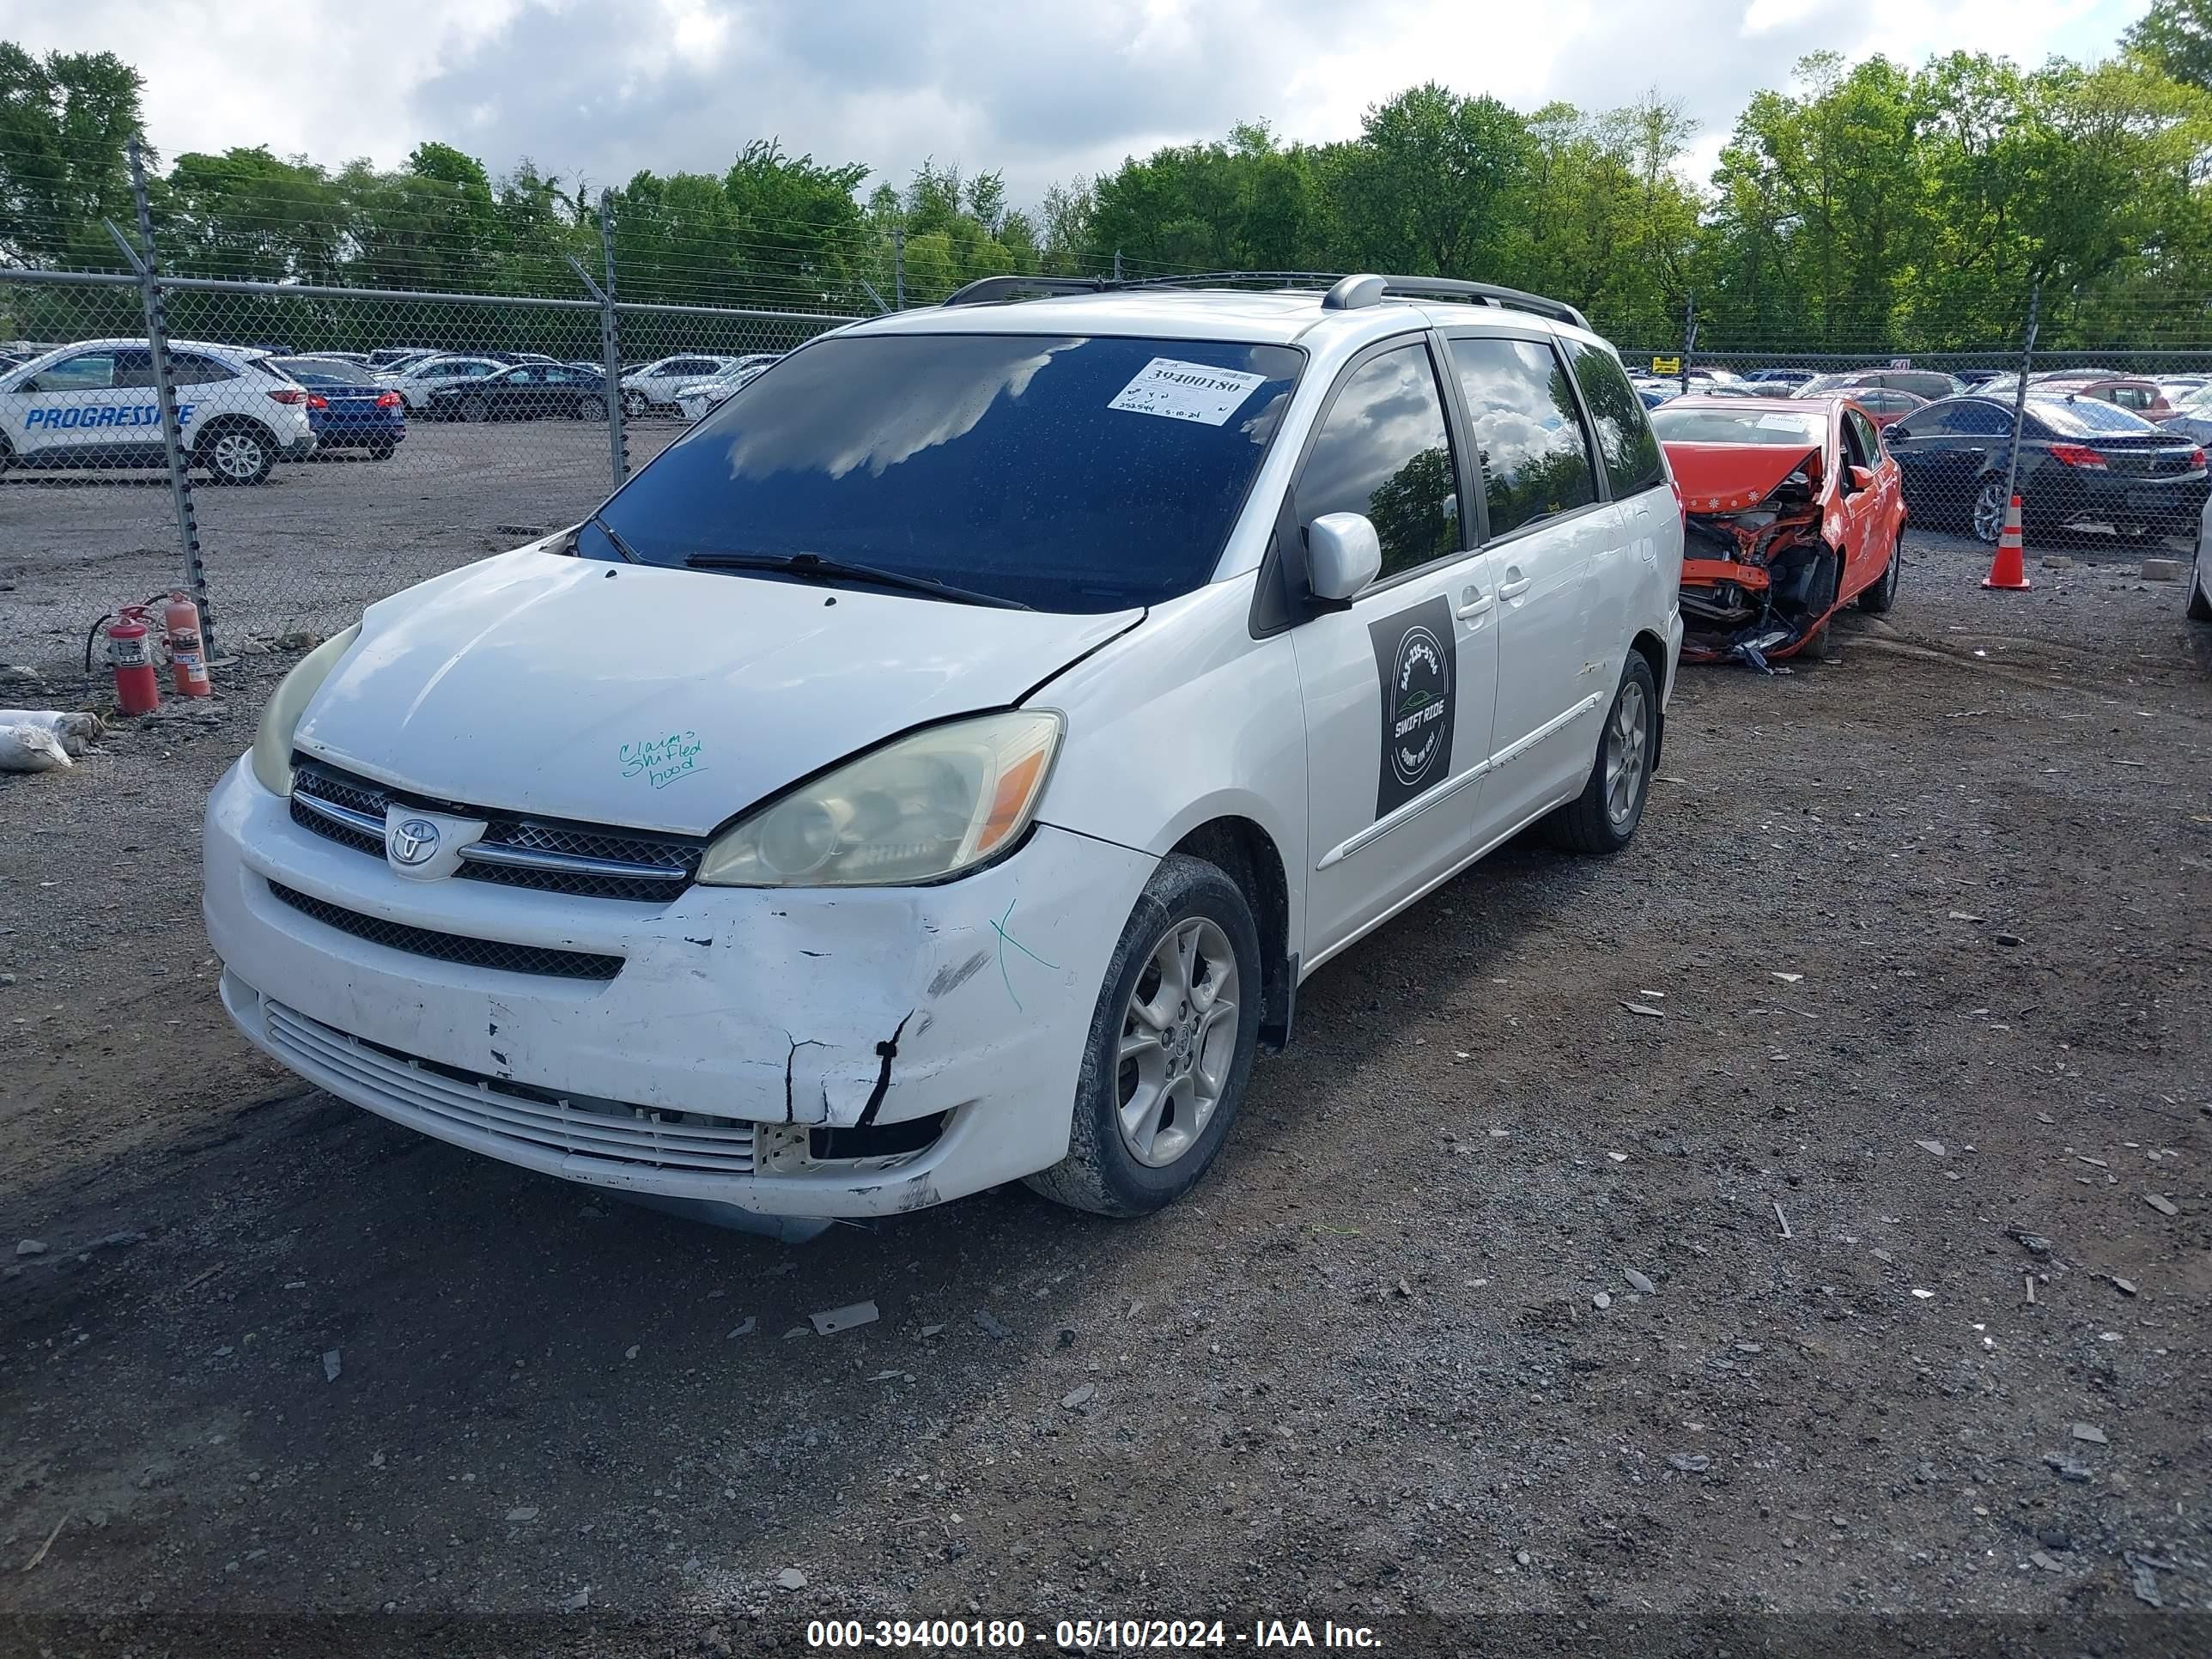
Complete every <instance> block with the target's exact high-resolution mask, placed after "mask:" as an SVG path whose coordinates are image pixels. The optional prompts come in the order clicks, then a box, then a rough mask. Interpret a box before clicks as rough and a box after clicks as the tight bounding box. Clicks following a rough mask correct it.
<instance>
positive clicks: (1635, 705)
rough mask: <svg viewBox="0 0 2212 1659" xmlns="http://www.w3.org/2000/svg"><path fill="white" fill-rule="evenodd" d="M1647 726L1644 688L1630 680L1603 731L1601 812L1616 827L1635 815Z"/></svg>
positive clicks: (1647, 710) (1646, 748)
mask: <svg viewBox="0 0 2212 1659" xmlns="http://www.w3.org/2000/svg"><path fill="white" fill-rule="evenodd" d="M1649 728H1650V710H1649V709H1648V708H1646V706H1645V702H1644V688H1643V687H1642V686H1641V685H1638V684H1637V683H1636V682H1635V681H1634V680H1631V681H1629V682H1628V683H1627V684H1626V685H1623V686H1622V687H1621V688H1620V697H1619V699H1618V700H1616V701H1615V702H1614V703H1613V718H1612V719H1611V720H1608V721H1607V723H1606V728H1605V812H1606V816H1607V817H1609V818H1611V819H1612V820H1613V823H1614V824H1616V825H1620V824H1625V823H1627V822H1628V821H1629V819H1630V818H1631V817H1634V816H1635V812H1636V796H1637V791H1638V787H1640V786H1641V785H1642V784H1643V781H1644V762H1645V760H1646V759H1647V758H1649V753H1650V745H1649V744H1648V743H1647V742H1646V738H1647V737H1648V735H1649Z"/></svg>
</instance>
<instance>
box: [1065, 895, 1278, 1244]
mask: <svg viewBox="0 0 2212 1659" xmlns="http://www.w3.org/2000/svg"><path fill="white" fill-rule="evenodd" d="M1186 945H1187V948H1186ZM1260 996H1261V982H1260V930H1259V928H1258V927H1257V926H1256V925H1255V923H1254V921H1253V920H1252V907H1251V905H1250V903H1249V902H1248V901H1247V900H1246V898H1245V896H1244V893H1243V889H1241V888H1239V887H1238V886H1237V884H1236V883H1235V882H1233V881H1231V879H1230V878H1228V877H1227V876H1226V875H1225V874H1224V873H1222V872H1221V871H1220V870H1219V869H1218V868H1217V867H1216V866H1213V865H1211V864H1208V863H1206V861H1205V860H1202V859H1195V858H1190V857H1188V856H1186V855H1185V854H1180V853H1170V854H1169V855H1168V856H1167V857H1166V858H1164V859H1163V860H1160V865H1159V868H1158V869H1157V870H1155V871H1153V872H1152V879H1151V880H1150V881H1148V882H1146V884H1145V890H1144V892H1143V893H1142V894H1140V895H1139V897H1138V899H1137V904H1136V908H1135V909H1134V910H1133V911H1132V912H1131V913H1130V916H1129V921H1128V925H1127V927H1124V928H1123V929H1122V930H1121V942H1120V943H1119V944H1118V945H1115V947H1114V955H1113V957H1112V958H1111V959H1110V960H1109V962H1108V963H1107V967H1106V979H1105V983H1104V984H1103V986H1101V987H1099V992H1098V1004H1097V1008H1096V1010H1095V1011H1094V1012H1092V1014H1091V1041H1090V1044H1089V1046H1088V1047H1087V1048H1085V1051H1084V1057H1083V1072H1082V1075H1081V1077H1080V1079H1079V1080H1078V1082H1077V1084H1076V1089H1075V1109H1074V1115H1073V1121H1071V1123H1070V1125H1069V1133H1068V1144H1067V1156H1066V1158H1062V1159H1061V1160H1060V1162H1059V1163H1057V1164H1054V1165H1053V1166H1052V1168H1050V1169H1049V1170H1040V1171H1038V1172H1037V1173H1036V1174H1035V1175H1032V1176H1027V1177H1026V1178H1025V1179H1026V1181H1027V1183H1028V1185H1029V1186H1030V1188H1032V1189H1033V1190H1035V1191H1036V1192H1038V1193H1041V1194H1043V1195H1044V1196H1045V1197H1047V1198H1048V1199H1050V1200H1053V1201H1054V1203H1056V1204H1065V1205H1066V1206H1069V1207H1070V1208H1071V1209H1077V1210H1088V1211H1090V1212H1092V1213H1093V1214H1096V1215H1111V1216H1137V1215H1149V1214H1151V1213H1152V1212H1153V1211H1155V1210H1158V1209H1161V1208H1164V1206H1167V1205H1169V1204H1171V1203H1173V1202H1174V1201H1175V1200H1176V1199H1178V1198H1181V1197H1182V1195H1183V1194H1185V1193H1187V1192H1188V1191H1189V1190H1190V1189H1191V1188H1193V1187H1194V1186H1196V1185H1197V1184H1198V1182H1199V1179H1200V1176H1203V1175H1205V1173H1206V1169H1207V1166H1208V1165H1210V1164H1212V1162H1213V1159H1214V1156H1215V1154H1217V1153H1218V1152H1219V1151H1220V1150H1221V1143H1222V1141H1223V1140H1224V1139H1226V1138H1227V1136H1228V1133H1229V1126H1230V1125H1231V1123H1232V1122H1234V1121H1236V1117H1237V1107H1238V1105H1239V1104H1240V1103H1242V1102H1243V1097H1244V1086H1245V1084H1246V1082H1247V1081H1248V1080H1249V1078H1250V1076H1251V1073H1252V1054H1253V1050H1254V1048H1255V1047H1256V1045H1257V1043H1258V1041H1259V1036H1260Z"/></svg>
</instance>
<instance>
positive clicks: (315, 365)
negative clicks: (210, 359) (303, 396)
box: [269, 357, 407, 461]
mask: <svg viewBox="0 0 2212 1659" xmlns="http://www.w3.org/2000/svg"><path fill="white" fill-rule="evenodd" d="M269 362H270V368H276V369H281V370H282V371H283V373H285V374H289V375H290V376H291V377H292V378H293V379H294V380H297V381H298V382H299V383H300V384H301V386H305V387H307V391H308V393H309V394H310V395H309V397H308V398H307V424H308V425H309V426H310V427H312V428H314V433H315V440H316V442H315V453H317V454H325V453H329V452H331V451H332V450H338V449H363V450H367V451H368V458H369V459H371V460H373V461H384V460H389V459H392V451H393V450H395V449H397V448H398V447H399V446H400V443H401V442H402V441H404V439H405V438H406V436H407V402H406V399H405V398H402V397H401V396H400V395H399V394H398V392H394V391H393V390H392V388H391V387H390V386H386V385H384V384H383V383H381V382H380V381H379V380H377V378H376V377H375V376H374V374H371V373H370V372H369V371H368V369H366V368H362V366H361V365H360V364H358V363H349V362H343V361H342V360H340V359H338V358H336V357H272V358H270V360H269Z"/></svg>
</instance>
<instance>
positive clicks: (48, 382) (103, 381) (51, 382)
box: [23, 351, 115, 392]
mask: <svg viewBox="0 0 2212 1659" xmlns="http://www.w3.org/2000/svg"><path fill="white" fill-rule="evenodd" d="M114 384H115V354H114V353H113V352H112V351H88V352H86V353H85V354H84V356H82V357H65V358H64V359H63V360H62V361H61V362H58V363H56V364H54V365H53V366H52V368H44V369H41V370H40V371H39V375H38V378H37V379H36V380H33V381H32V382H31V383H30V384H29V385H27V386H25V387H24V388H23V390H24V391H26V392H105V391H106V390H107V389H108V387H110V386H113V385H114Z"/></svg>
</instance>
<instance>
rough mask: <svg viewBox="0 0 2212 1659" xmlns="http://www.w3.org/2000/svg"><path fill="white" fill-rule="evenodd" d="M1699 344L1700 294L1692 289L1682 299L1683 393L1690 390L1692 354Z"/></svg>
mask: <svg viewBox="0 0 2212 1659" xmlns="http://www.w3.org/2000/svg"><path fill="white" fill-rule="evenodd" d="M1697 345H1698V295H1697V290H1696V289H1692V290H1691V291H1690V292H1689V293H1688V294H1687V295H1686V296H1684V298H1683V301H1682V395H1683V396H1684V397H1687V396H1688V395H1689V392H1690V354H1691V353H1692V351H1694V350H1696V349H1697Z"/></svg>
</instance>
